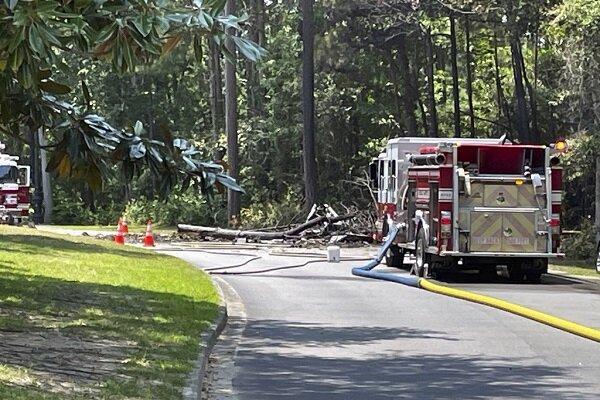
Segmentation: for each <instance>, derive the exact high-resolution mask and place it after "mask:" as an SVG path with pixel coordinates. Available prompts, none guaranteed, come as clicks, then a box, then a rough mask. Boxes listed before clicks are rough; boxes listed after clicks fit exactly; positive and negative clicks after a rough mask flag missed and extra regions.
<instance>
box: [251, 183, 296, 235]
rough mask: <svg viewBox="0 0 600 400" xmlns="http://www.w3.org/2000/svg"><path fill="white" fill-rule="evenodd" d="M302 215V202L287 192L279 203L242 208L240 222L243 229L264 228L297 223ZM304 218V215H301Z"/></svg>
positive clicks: (260, 203) (256, 203) (254, 204)
mask: <svg viewBox="0 0 600 400" xmlns="http://www.w3.org/2000/svg"><path fill="white" fill-rule="evenodd" d="M301 213H302V201H301V200H300V199H298V198H297V196H296V195H295V194H294V192H293V191H291V190H288V191H287V193H286V195H285V197H284V198H283V199H282V200H281V201H280V202H275V201H272V202H251V203H250V204H249V205H248V206H247V207H244V208H242V210H241V212H240V214H241V217H242V218H241V222H242V226H243V227H245V228H266V227H272V226H281V225H286V224H289V223H293V222H297V221H296V220H297V219H298V217H299V215H300V214H301ZM303 216H304V217H305V215H304V214H303Z"/></svg>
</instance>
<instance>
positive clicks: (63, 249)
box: [0, 227, 218, 400]
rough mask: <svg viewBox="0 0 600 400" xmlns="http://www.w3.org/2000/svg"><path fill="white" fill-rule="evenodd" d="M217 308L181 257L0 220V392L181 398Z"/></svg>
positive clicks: (25, 397) (26, 399) (203, 280)
mask: <svg viewBox="0 0 600 400" xmlns="http://www.w3.org/2000/svg"><path fill="white" fill-rule="evenodd" d="M217 309H218V295H217V293H216V291H215V289H214V287H213V286H212V284H211V282H210V280H209V278H208V277H207V276H206V275H205V274H204V273H202V272H200V271H198V270H196V269H194V268H193V267H191V266H190V265H188V264H186V263H184V262H183V261H180V260H178V259H175V258H172V257H168V256H163V255H159V254H156V253H152V252H149V251H145V250H143V249H137V248H131V247H118V246H115V245H113V244H112V243H109V242H106V241H99V240H94V239H89V238H75V237H63V236H59V235H54V234H50V233H45V232H39V231H36V230H32V229H28V228H10V227H0V399H22V400H30V399H79V398H82V399H83V398H85V399H89V398H105V399H124V398H136V399H174V398H180V396H181V394H180V393H181V389H182V387H183V385H184V383H185V379H186V375H187V373H188V372H189V371H190V370H191V368H192V365H193V361H194V360H195V359H196V356H197V352H198V339H199V335H200V333H201V331H202V330H203V329H205V328H206V327H207V326H208V325H209V323H210V321H212V319H213V318H214V317H215V316H216V313H217Z"/></svg>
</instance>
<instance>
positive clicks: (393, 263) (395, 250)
mask: <svg viewBox="0 0 600 400" xmlns="http://www.w3.org/2000/svg"><path fill="white" fill-rule="evenodd" d="M385 264H386V265H387V266H388V267H390V268H402V267H403V266H404V249H402V248H400V247H398V246H396V245H392V246H391V247H390V249H389V250H388V252H387V254H386V255H385Z"/></svg>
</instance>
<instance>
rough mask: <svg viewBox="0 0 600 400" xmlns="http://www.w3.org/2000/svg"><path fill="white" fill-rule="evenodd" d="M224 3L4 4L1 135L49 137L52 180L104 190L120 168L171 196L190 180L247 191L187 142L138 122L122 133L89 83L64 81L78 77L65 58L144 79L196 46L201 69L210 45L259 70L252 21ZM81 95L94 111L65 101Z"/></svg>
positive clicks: (0, 15)
mask: <svg viewBox="0 0 600 400" xmlns="http://www.w3.org/2000/svg"><path fill="white" fill-rule="evenodd" d="M224 5H225V1H224V0H205V1H203V0H194V1H193V2H190V3H187V2H186V3H183V2H173V1H169V0H129V1H118V0H117V1H114V0H60V1H59V0H3V1H2V2H0V131H1V132H2V133H4V134H5V135H10V136H13V137H17V138H20V139H22V140H28V139H27V138H28V137H29V133H31V132H34V131H36V130H37V129H39V128H45V132H47V133H48V135H49V140H50V142H51V143H52V144H51V146H50V147H49V150H50V151H51V153H52V155H51V160H50V163H49V166H48V169H49V170H50V171H53V172H56V173H57V174H59V175H61V176H67V177H70V178H75V179H81V180H83V181H85V182H87V183H88V184H89V185H90V186H91V187H92V188H95V189H98V188H100V187H101V184H102V178H103V177H104V176H105V175H106V173H107V172H108V168H109V167H110V166H111V165H114V164H119V165H120V166H121V167H122V170H123V173H124V176H125V177H126V179H129V180H130V179H132V178H133V177H134V176H135V175H136V174H139V173H140V171H141V169H142V168H146V167H149V168H150V170H151V171H152V172H153V173H154V174H155V175H157V176H160V177H161V178H162V179H161V180H160V182H161V189H162V190H161V192H162V193H163V194H164V193H168V192H169V191H170V190H171V189H172V188H173V187H174V185H175V184H176V183H177V181H178V180H179V177H180V176H181V175H183V180H182V183H183V185H184V187H187V186H189V185H190V183H194V184H197V185H199V187H200V188H201V189H202V190H203V191H205V192H206V191H207V190H209V189H210V187H211V186H212V184H213V183H214V182H217V181H218V182H220V183H222V184H223V185H225V186H227V187H229V188H231V189H234V190H242V189H241V188H240V187H239V186H238V185H237V183H236V182H235V181H234V180H233V179H231V178H229V177H228V176H227V175H225V174H224V173H223V168H222V167H221V166H219V165H216V164H212V163H204V162H201V161H199V160H197V156H198V155H199V154H200V152H199V151H198V150H197V149H194V148H193V146H191V145H190V144H189V143H187V142H186V141H182V140H178V139H173V138H170V137H167V139H168V140H165V141H164V142H161V141H156V140H149V139H147V138H146V137H145V136H144V134H145V130H144V127H143V126H142V124H141V123H140V122H138V123H137V124H136V125H135V127H134V128H133V130H132V131H125V130H122V129H117V128H115V127H113V126H111V125H110V124H108V123H107V122H106V121H105V120H104V119H103V118H102V117H101V116H99V115H96V114H94V113H93V112H92V109H91V103H92V96H91V93H90V89H89V88H88V86H87V85H86V83H85V82H84V81H83V80H82V81H81V82H80V83H79V85H76V86H73V85H70V84H69V83H68V82H64V81H60V80H59V79H58V78H56V76H58V75H59V74H58V72H61V73H62V74H63V75H66V76H73V75H74V71H72V70H71V68H72V66H70V65H69V64H68V63H67V62H65V57H66V56H67V55H69V56H73V55H75V57H76V58H78V59H91V60H98V61H106V62H109V63H110V64H111V66H112V68H113V70H114V71H115V72H116V73H120V74H123V73H127V72H133V71H135V68H136V66H137V65H139V64H148V63H152V62H153V61H155V60H157V59H159V58H160V57H165V56H167V55H168V54H169V53H170V52H172V51H173V49H175V48H176V47H177V46H181V45H188V46H192V47H193V50H194V53H195V56H196V58H197V59H201V56H202V47H203V40H204V38H206V39H208V40H212V41H214V42H215V43H216V44H217V45H218V46H219V47H220V48H221V51H222V52H223V54H224V55H225V56H226V57H228V58H229V59H230V60H233V58H234V55H233V54H231V53H230V52H229V51H228V50H227V49H226V48H225V46H224V41H225V39H226V38H227V37H232V38H233V41H234V43H235V45H236V46H237V48H238V49H239V51H240V53H242V54H243V55H244V56H245V57H246V58H248V59H250V60H252V61H255V60H256V59H258V58H259V57H260V56H261V55H262V53H263V50H262V49H261V48H260V47H258V46H257V45H256V44H254V43H253V42H251V41H249V40H247V39H244V38H243V37H241V34H242V32H243V23H244V22H245V20H246V17H237V16H234V15H224V13H223V8H224ZM75 90H80V91H81V93H82V95H83V96H82V97H83V98H85V104H82V105H76V104H71V103H69V102H68V101H65V98H66V96H67V95H69V94H70V93H72V92H73V91H75Z"/></svg>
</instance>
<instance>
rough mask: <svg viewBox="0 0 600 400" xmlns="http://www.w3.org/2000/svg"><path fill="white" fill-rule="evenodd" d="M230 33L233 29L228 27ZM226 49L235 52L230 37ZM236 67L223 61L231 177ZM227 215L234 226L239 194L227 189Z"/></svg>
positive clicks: (230, 4) (231, 6)
mask: <svg viewBox="0 0 600 400" xmlns="http://www.w3.org/2000/svg"><path fill="white" fill-rule="evenodd" d="M225 13H226V14H227V15H231V14H235V0H227V4H226V6H225ZM229 33H230V34H231V35H233V34H234V31H233V30H232V29H230V32H229ZM226 45H227V50H229V52H231V54H236V49H235V45H234V43H233V40H232V39H227V44H226ZM235 74H236V67H235V64H232V63H231V62H229V61H225V131H226V132H227V163H228V164H229V170H228V173H229V175H230V176H231V177H232V178H233V179H236V180H237V179H238V177H239V165H238V132H237V131H238V120H237V79H236V75H235ZM227 217H228V220H229V223H230V224H231V225H234V226H236V225H237V224H238V223H239V217H240V194H239V192H236V191H234V190H228V191H227Z"/></svg>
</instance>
